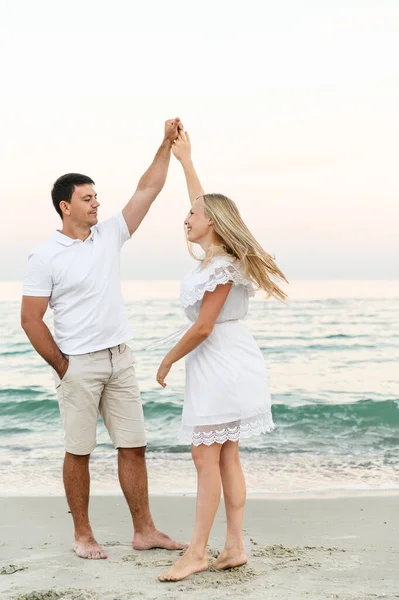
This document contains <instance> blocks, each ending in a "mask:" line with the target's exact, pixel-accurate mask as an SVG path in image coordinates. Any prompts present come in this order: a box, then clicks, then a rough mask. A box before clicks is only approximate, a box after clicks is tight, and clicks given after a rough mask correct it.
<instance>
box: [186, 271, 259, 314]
mask: <svg viewBox="0 0 399 600" xmlns="http://www.w3.org/2000/svg"><path fill="white" fill-rule="evenodd" d="M212 266H213V267H214V268H213V270H212V271H211V273H209V272H207V270H206V269H205V270H204V272H203V273H204V274H205V275H206V279H205V280H203V281H199V282H198V281H197V283H195V284H194V285H193V286H190V285H188V284H186V285H183V286H182V290H181V295H180V299H181V304H182V306H183V308H187V307H188V306H193V305H194V304H195V303H196V302H198V300H202V298H203V297H204V294H205V292H214V291H215V289H216V287H217V286H218V285H225V284H226V283H228V282H229V281H232V282H233V283H234V284H236V285H244V286H245V287H246V288H247V290H248V295H249V296H251V297H252V296H255V289H254V287H253V285H252V283H251V282H250V281H249V280H248V279H247V278H246V277H245V276H244V274H243V273H242V272H241V271H240V270H238V269H236V268H235V267H234V266H233V265H232V264H222V265H220V263H219V266H217V264H215V265H212ZM192 277H193V279H194V275H192Z"/></svg>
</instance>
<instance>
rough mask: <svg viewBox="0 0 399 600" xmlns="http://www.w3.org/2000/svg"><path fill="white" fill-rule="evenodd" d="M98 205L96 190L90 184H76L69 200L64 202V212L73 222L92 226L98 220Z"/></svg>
mask: <svg viewBox="0 0 399 600" xmlns="http://www.w3.org/2000/svg"><path fill="white" fill-rule="evenodd" d="M99 206H100V203H99V202H97V194H96V191H95V189H94V187H93V186H92V185H91V184H89V183H87V184H85V185H76V186H75V189H74V192H73V194H72V198H71V201H70V202H65V208H66V211H65V213H66V215H68V216H69V217H70V219H71V220H72V221H73V222H74V223H79V224H81V225H87V226H89V227H93V225H96V224H97V222H98V218H97V209H98V207H99Z"/></svg>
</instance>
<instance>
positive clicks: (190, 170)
mask: <svg viewBox="0 0 399 600" xmlns="http://www.w3.org/2000/svg"><path fill="white" fill-rule="evenodd" d="M172 151H173V154H174V155H175V156H176V158H177V160H178V161H180V162H181V164H182V167H183V169H184V175H185V176H186V182H187V188H188V195H189V196H190V202H191V204H193V202H194V201H195V200H196V199H197V198H198V196H203V195H204V193H205V192H204V190H203V187H202V185H201V182H200V180H199V179H198V175H197V173H196V171H195V168H194V165H193V161H192V159H191V143H190V136H189V135H188V132H187V131H183V130H181V131H180V132H179V137H178V138H177V139H176V140H175V141H174V143H173V144H172Z"/></svg>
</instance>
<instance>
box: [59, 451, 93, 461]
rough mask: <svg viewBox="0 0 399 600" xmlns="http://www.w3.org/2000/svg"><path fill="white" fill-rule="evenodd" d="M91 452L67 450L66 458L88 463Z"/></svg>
mask: <svg viewBox="0 0 399 600" xmlns="http://www.w3.org/2000/svg"><path fill="white" fill-rule="evenodd" d="M90 456H91V454H74V453H73V452H68V451H67V452H65V460H70V461H75V462H80V463H86V462H89V460H90Z"/></svg>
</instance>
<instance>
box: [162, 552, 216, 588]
mask: <svg viewBox="0 0 399 600" xmlns="http://www.w3.org/2000/svg"><path fill="white" fill-rule="evenodd" d="M207 568H208V556H207V554H205V555H204V556H202V557H199V556H195V555H194V553H192V552H190V550H187V552H186V553H185V554H183V556H182V557H181V558H179V560H177V561H176V562H175V564H174V565H173V567H170V569H168V570H167V571H165V572H164V573H162V575H159V577H158V579H159V581H181V580H182V579H185V578H186V577H188V576H189V575H192V574H193V573H200V572H201V571H206V570H207Z"/></svg>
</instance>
